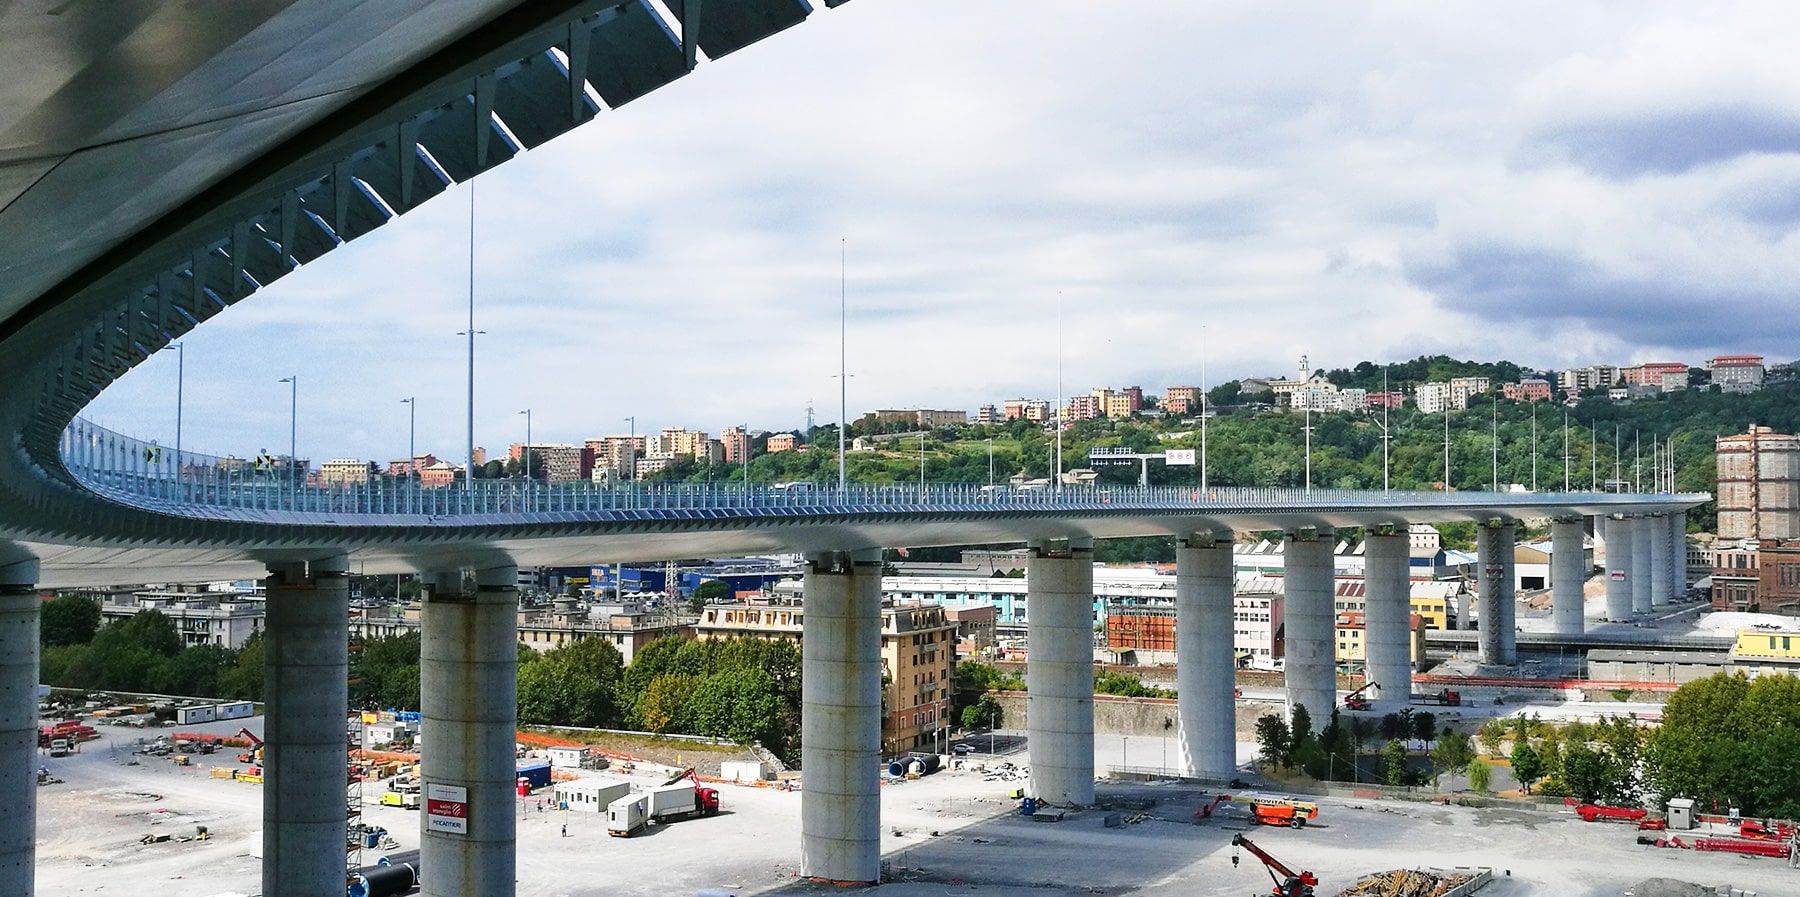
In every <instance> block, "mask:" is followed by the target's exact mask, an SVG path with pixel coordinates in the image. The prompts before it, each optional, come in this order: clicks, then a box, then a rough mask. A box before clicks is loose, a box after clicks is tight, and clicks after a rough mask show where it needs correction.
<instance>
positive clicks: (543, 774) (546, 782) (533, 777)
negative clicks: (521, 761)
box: [516, 763, 550, 788]
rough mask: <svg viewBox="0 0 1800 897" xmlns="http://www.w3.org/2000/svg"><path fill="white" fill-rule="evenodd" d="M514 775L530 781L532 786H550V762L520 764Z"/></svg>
mask: <svg viewBox="0 0 1800 897" xmlns="http://www.w3.org/2000/svg"><path fill="white" fill-rule="evenodd" d="M516 775H517V776H518V777H519V778H521V779H524V780H525V781H526V782H528V783H530V785H531V787H533V788H548V787H550V764H548V763H533V764H531V765H530V766H521V767H519V768H518V772H517V773H516Z"/></svg>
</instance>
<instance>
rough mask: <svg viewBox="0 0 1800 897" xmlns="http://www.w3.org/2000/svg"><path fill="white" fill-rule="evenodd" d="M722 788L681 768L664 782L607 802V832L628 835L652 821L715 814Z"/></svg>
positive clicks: (619, 836) (617, 835) (624, 836)
mask: <svg viewBox="0 0 1800 897" xmlns="http://www.w3.org/2000/svg"><path fill="white" fill-rule="evenodd" d="M718 813H719V790H718V789H717V788H708V787H706V786H704V785H702V784H700V775H699V774H698V773H696V772H694V770H692V769H685V770H682V771H681V772H680V773H677V774H676V775H675V776H674V777H673V778H671V779H669V780H668V781H666V782H664V783H662V784H661V785H652V786H651V787H649V788H646V789H645V790H644V791H642V792H640V793H638V794H628V795H626V796H624V797H621V798H619V799H618V800H615V801H613V802H612V803H610V804H607V805H606V833H607V834H609V835H612V836H613V837H615V838H629V837H631V836H632V835H635V834H637V833H638V832H639V831H641V830H643V828H644V826H645V825H647V824H649V823H650V822H651V821H656V822H671V821H673V820H676V819H686V818H688V817H690V816H716V815H718Z"/></svg>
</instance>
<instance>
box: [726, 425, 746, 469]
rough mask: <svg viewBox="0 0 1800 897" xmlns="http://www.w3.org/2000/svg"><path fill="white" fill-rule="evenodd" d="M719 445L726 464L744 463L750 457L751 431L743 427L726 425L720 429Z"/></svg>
mask: <svg viewBox="0 0 1800 897" xmlns="http://www.w3.org/2000/svg"><path fill="white" fill-rule="evenodd" d="M719 446H720V448H721V450H722V451H723V452H724V458H725V463H726V464H742V463H744V459H745V458H748V457H750V431H749V430H746V429H744V428H743V427H726V428H725V429H724V430H721V431H719Z"/></svg>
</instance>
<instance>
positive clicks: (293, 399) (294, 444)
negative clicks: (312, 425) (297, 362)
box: [276, 374, 300, 491]
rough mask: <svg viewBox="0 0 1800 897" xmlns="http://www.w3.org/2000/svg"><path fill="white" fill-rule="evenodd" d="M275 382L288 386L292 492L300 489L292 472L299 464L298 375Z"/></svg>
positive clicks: (289, 476) (289, 484)
mask: <svg viewBox="0 0 1800 897" xmlns="http://www.w3.org/2000/svg"><path fill="white" fill-rule="evenodd" d="M276 382H278V383H286V384H288V488H289V490H290V491H293V490H298V489H299V488H300V487H299V483H298V481H297V480H296V478H295V470H294V468H295V467H296V466H297V465H298V464H299V463H300V450H299V442H300V439H299V434H300V375H299V374H294V375H291V376H287V377H283V378H281V379H280V380H278V381H276Z"/></svg>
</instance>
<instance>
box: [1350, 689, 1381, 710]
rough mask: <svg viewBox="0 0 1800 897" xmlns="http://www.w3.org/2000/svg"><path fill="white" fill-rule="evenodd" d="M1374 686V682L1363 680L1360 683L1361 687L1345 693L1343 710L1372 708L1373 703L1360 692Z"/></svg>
mask: <svg viewBox="0 0 1800 897" xmlns="http://www.w3.org/2000/svg"><path fill="white" fill-rule="evenodd" d="M1374 687H1375V683H1373V682H1364V683H1363V684H1362V688H1359V689H1357V690H1355V691H1353V692H1351V693H1349V694H1347V695H1345V696H1344V709H1345V710H1370V709H1373V708H1374V706H1375V705H1373V704H1371V703H1369V699H1368V698H1365V697H1363V696H1362V693H1363V692H1365V691H1368V690H1369V689H1371V688H1374Z"/></svg>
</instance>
